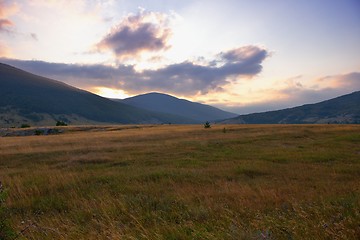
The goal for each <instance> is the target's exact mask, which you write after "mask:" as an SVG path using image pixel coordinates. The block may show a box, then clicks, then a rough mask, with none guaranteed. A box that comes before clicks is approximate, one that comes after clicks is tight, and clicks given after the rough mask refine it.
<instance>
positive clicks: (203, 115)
mask: <svg viewBox="0 0 360 240" xmlns="http://www.w3.org/2000/svg"><path fill="white" fill-rule="evenodd" d="M117 101H120V102H122V103H126V104H129V105H131V106H135V107H138V108H142V109H145V110H148V111H154V112H163V113H167V114H175V115H180V116H183V117H186V118H188V119H193V120H194V121H195V122H197V123H203V122H205V121H216V120H222V119H227V118H230V117H235V116H238V114H235V113H230V112H226V111H224V110H221V109H218V108H215V107H213V106H210V105H206V104H202V103H197V102H192V101H189V100H186V99H181V98H177V97H174V96H171V95H168V94H165V93H158V92H150V93H145V94H140V95H137V96H134V97H129V98H126V99H122V100H117Z"/></svg>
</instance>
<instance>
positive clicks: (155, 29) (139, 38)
mask: <svg viewBox="0 0 360 240" xmlns="http://www.w3.org/2000/svg"><path fill="white" fill-rule="evenodd" d="M168 22H169V17H168V16H167V15H164V14H161V13H154V12H147V11H140V12H139V13H138V14H137V15H128V16H127V17H125V18H124V19H123V20H122V21H121V22H120V23H119V24H118V25H117V26H116V27H114V28H113V29H112V30H111V31H110V33H109V34H108V35H107V36H105V37H104V38H103V39H102V40H101V41H100V42H99V43H98V44H97V48H98V49H99V50H111V51H112V52H114V54H115V55H116V56H117V57H118V58H127V57H136V56H138V55H139V54H140V53H141V52H145V51H147V52H153V51H159V50H164V49H167V48H169V46H168V44H167V40H168V38H169V36H170V35H171V30H170V28H169V27H168Z"/></svg>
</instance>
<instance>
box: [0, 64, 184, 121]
mask: <svg viewBox="0 0 360 240" xmlns="http://www.w3.org/2000/svg"><path fill="white" fill-rule="evenodd" d="M56 118H60V119H62V120H65V121H67V122H76V123H77V124H81V123H122V124H130V123H169V122H172V123H190V121H189V120H187V119H186V118H182V117H181V116H173V115H170V114H163V113H154V112H150V111H146V110H143V109H139V108H136V107H133V106H130V105H127V104H124V103H119V102H114V101H111V100H109V99H107V98H104V97H101V96H98V95H95V94H93V93H90V92H87V91H85V90H81V89H78V88H75V87H73V86H70V85H67V84H65V83H63V82H60V81H56V80H53V79H49V78H45V77H41V76H38V75H35V74H32V73H29V72H26V71H23V70H21V69H18V68H15V67H12V66H10V65H6V64H2V63H0V124H1V125H2V126H13V125H19V124H21V122H29V123H31V124H34V125H38V124H44V123H48V122H49V124H50V123H51V122H56Z"/></svg>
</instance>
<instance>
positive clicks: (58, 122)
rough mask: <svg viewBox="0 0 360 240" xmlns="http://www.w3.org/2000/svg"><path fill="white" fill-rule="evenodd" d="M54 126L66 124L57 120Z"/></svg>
mask: <svg viewBox="0 0 360 240" xmlns="http://www.w3.org/2000/svg"><path fill="white" fill-rule="evenodd" d="M56 126H67V124H66V123H65V122H63V121H57V122H56Z"/></svg>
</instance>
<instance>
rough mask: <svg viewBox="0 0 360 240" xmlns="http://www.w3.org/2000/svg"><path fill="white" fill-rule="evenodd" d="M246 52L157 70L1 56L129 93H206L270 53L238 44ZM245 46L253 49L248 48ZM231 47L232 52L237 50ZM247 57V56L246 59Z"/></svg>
mask: <svg viewBox="0 0 360 240" xmlns="http://www.w3.org/2000/svg"><path fill="white" fill-rule="evenodd" d="M239 49H241V51H243V53H244V54H245V53H246V54H247V55H246V56H242V57H241V61H240V60H236V61H234V60H231V61H229V60H228V59H226V58H223V59H221V61H222V62H223V63H222V65H219V66H214V65H211V64H209V65H197V64H194V63H192V62H182V63H178V64H172V65H168V66H165V67H163V68H160V69H157V70H144V71H142V72H137V71H135V69H134V67H133V66H126V65H119V66H118V67H111V66H106V65H101V64H95V65H78V64H61V63H48V62H42V61H22V60H11V59H2V61H3V62H5V63H8V64H10V65H14V66H16V67H19V68H21V69H24V70H27V71H30V72H33V73H36V74H39V75H42V76H47V77H50V78H54V79H58V80H61V81H64V82H67V83H69V84H72V85H74V86H77V87H84V88H90V87H95V86H102V87H112V88H119V89H122V90H125V91H127V92H129V93H141V92H147V91H163V92H168V93H174V94H181V95H193V94H205V93H207V92H208V91H210V90H212V91H214V90H215V91H217V90H221V89H222V86H224V85H226V84H227V83H229V82H230V81H232V80H233V79H237V78H238V77H246V78H249V77H252V76H254V75H256V74H258V73H259V72H260V71H261V69H262V66H261V63H262V61H263V60H264V59H265V58H266V56H267V51H266V50H265V49H260V48H259V49H258V50H257V51H254V47H243V48H239ZM246 49H251V51H249V52H246ZM236 50H237V49H235V50H230V51H229V52H232V51H236ZM247 58H248V60H247Z"/></svg>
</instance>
